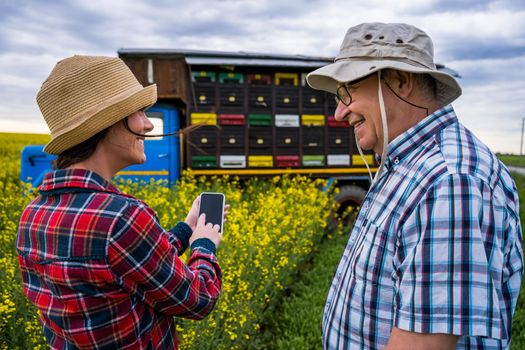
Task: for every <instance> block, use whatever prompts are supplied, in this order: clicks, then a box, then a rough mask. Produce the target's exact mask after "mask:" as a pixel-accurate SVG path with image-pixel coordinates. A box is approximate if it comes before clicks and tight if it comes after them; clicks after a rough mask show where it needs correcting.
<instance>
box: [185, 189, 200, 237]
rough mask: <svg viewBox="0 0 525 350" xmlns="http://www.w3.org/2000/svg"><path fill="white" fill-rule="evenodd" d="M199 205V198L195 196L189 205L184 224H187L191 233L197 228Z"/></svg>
mask: <svg viewBox="0 0 525 350" xmlns="http://www.w3.org/2000/svg"><path fill="white" fill-rule="evenodd" d="M200 205H201V196H197V198H195V200H194V201H193V204H192V205H191V209H190V212H189V213H188V216H186V220H184V222H185V223H186V224H188V226H189V227H190V228H191V230H192V231H195V228H196V227H197V220H198V219H199V207H200Z"/></svg>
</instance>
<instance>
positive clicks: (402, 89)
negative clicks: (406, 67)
mask: <svg viewBox="0 0 525 350" xmlns="http://www.w3.org/2000/svg"><path fill="white" fill-rule="evenodd" d="M389 80H390V81H391V84H392V85H391V86H392V89H394V91H395V92H396V93H397V94H398V95H399V96H401V97H407V96H409V95H410V94H411V93H412V89H413V88H414V75H413V74H412V73H408V72H403V71H399V70H393V71H392V72H391V74H390V79H389Z"/></svg>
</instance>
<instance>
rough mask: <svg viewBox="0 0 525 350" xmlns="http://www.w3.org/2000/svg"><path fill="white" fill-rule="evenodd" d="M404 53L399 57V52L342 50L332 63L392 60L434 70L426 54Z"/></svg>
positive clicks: (431, 60) (416, 52)
mask: <svg viewBox="0 0 525 350" xmlns="http://www.w3.org/2000/svg"><path fill="white" fill-rule="evenodd" d="M404 53H405V54H404V55H399V51H397V50H391V49H375V48H362V49H358V48H354V49H351V50H346V51H344V50H343V51H342V52H341V53H339V55H337V57H336V58H335V61H334V62H337V61H338V60H342V59H352V60H363V61H377V60H392V61H401V62H405V63H407V64H410V65H413V66H418V67H424V68H428V69H431V70H435V69H436V66H435V64H434V61H433V59H432V57H430V56H429V55H428V54H426V53H424V52H421V51H416V50H411V49H405V50H404ZM408 57H411V58H408Z"/></svg>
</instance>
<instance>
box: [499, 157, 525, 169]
mask: <svg viewBox="0 0 525 350" xmlns="http://www.w3.org/2000/svg"><path fill="white" fill-rule="evenodd" d="M498 158H499V159H500V160H501V161H502V162H503V163H504V164H505V165H507V166H519V167H525V156H519V155H516V154H498Z"/></svg>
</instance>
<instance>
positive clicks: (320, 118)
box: [301, 114, 326, 126]
mask: <svg viewBox="0 0 525 350" xmlns="http://www.w3.org/2000/svg"><path fill="white" fill-rule="evenodd" d="M325 119H326V118H325V117H324V115H322V114H303V115H302V117H301V124H302V125H303V126H323V125H324V124H325Z"/></svg>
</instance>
